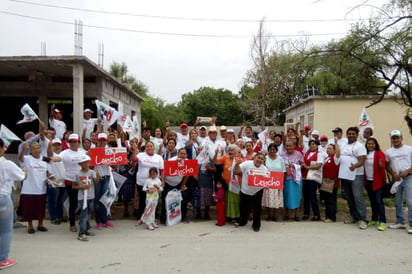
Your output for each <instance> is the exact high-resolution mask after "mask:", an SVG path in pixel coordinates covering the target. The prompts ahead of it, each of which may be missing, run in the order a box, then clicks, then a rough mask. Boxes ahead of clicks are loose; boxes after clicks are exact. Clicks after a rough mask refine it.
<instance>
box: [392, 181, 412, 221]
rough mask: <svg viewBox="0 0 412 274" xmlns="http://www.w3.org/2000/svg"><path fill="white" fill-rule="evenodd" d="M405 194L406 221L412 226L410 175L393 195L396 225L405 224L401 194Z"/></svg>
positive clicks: (411, 183)
mask: <svg viewBox="0 0 412 274" xmlns="http://www.w3.org/2000/svg"><path fill="white" fill-rule="evenodd" d="M404 192H405V194H406V202H407V204H408V221H409V225H412V175H409V176H406V177H404V178H403V181H402V183H401V185H400V186H399V188H398V191H397V192H396V194H395V202H396V223H398V224H405V217H404V212H403V193H404Z"/></svg>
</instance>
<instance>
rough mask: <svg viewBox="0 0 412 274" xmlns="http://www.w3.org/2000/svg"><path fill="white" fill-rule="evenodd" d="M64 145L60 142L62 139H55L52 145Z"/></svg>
mask: <svg viewBox="0 0 412 274" xmlns="http://www.w3.org/2000/svg"><path fill="white" fill-rule="evenodd" d="M61 143H62V141H60V139H59V138H54V139H53V140H52V144H53V145H54V144H61Z"/></svg>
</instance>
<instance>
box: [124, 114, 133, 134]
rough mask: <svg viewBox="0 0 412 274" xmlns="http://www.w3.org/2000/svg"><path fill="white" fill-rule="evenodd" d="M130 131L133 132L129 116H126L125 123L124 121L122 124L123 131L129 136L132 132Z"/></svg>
mask: <svg viewBox="0 0 412 274" xmlns="http://www.w3.org/2000/svg"><path fill="white" fill-rule="evenodd" d="M132 130H133V122H132V119H130V116H126V121H124V123H123V131H124V132H128V133H129V134H130V132H132Z"/></svg>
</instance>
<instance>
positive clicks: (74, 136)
mask: <svg viewBox="0 0 412 274" xmlns="http://www.w3.org/2000/svg"><path fill="white" fill-rule="evenodd" d="M70 141H80V138H79V135H78V134H76V133H72V134H70V135H69V142H70Z"/></svg>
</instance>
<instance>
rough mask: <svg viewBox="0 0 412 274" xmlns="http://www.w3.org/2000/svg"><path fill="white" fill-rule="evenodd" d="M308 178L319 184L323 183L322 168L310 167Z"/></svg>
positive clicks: (313, 162)
mask: <svg viewBox="0 0 412 274" xmlns="http://www.w3.org/2000/svg"><path fill="white" fill-rule="evenodd" d="M310 164H311V165H313V164H316V162H315V161H312V162H311V163H310ZM306 180H312V181H315V182H316V183H318V184H321V183H322V168H319V169H309V170H308V175H306Z"/></svg>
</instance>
